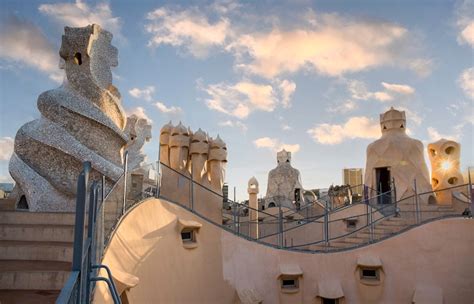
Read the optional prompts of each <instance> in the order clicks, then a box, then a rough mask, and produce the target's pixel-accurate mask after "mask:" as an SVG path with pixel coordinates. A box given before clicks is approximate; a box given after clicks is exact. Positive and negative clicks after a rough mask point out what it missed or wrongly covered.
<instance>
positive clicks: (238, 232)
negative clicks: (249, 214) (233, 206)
mask: <svg viewBox="0 0 474 304" xmlns="http://www.w3.org/2000/svg"><path fill="white" fill-rule="evenodd" d="M237 235H240V206H239V205H237Z"/></svg>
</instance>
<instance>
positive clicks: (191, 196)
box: [189, 174, 194, 211]
mask: <svg viewBox="0 0 474 304" xmlns="http://www.w3.org/2000/svg"><path fill="white" fill-rule="evenodd" d="M189 182H190V183H191V184H190V186H189V188H190V189H189V192H190V202H191V210H193V211H194V181H193V175H192V174H191V178H190V179H189Z"/></svg>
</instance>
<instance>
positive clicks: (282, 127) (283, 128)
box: [281, 124, 293, 131]
mask: <svg viewBox="0 0 474 304" xmlns="http://www.w3.org/2000/svg"><path fill="white" fill-rule="evenodd" d="M281 129H282V130H283V131H290V130H291V129H293V128H292V127H290V126H289V125H287V124H282V125H281Z"/></svg>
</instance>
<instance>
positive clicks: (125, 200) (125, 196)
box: [122, 151, 128, 215]
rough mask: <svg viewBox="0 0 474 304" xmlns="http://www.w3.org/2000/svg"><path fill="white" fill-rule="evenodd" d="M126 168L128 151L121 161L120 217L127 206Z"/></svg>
mask: <svg viewBox="0 0 474 304" xmlns="http://www.w3.org/2000/svg"><path fill="white" fill-rule="evenodd" d="M127 167H128V151H125V157H124V161H123V201H122V215H124V214H125V208H126V204H127Z"/></svg>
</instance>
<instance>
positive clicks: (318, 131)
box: [307, 116, 381, 145]
mask: <svg viewBox="0 0 474 304" xmlns="http://www.w3.org/2000/svg"><path fill="white" fill-rule="evenodd" d="M307 132H308V134H309V135H310V136H311V137H312V138H313V139H314V140H315V141H316V142H319V143H321V144H325V145H334V144H339V143H341V142H343V141H344V140H345V139H354V138H365V139H372V138H378V137H380V135H381V132H380V126H379V124H378V122H376V121H374V120H371V119H369V118H367V117H364V116H355V117H351V118H349V119H348V120H347V121H346V122H345V123H344V124H327V123H323V124H318V125H316V126H315V127H314V128H312V129H309V130H308V131H307Z"/></svg>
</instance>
